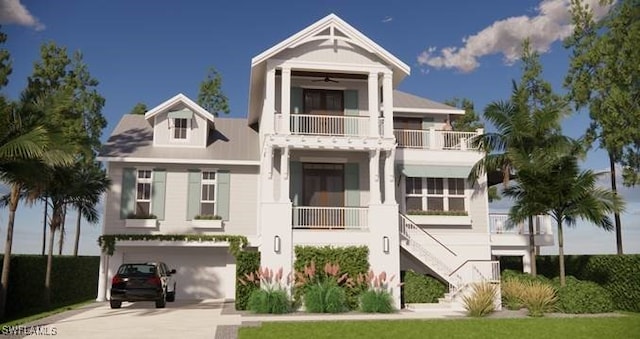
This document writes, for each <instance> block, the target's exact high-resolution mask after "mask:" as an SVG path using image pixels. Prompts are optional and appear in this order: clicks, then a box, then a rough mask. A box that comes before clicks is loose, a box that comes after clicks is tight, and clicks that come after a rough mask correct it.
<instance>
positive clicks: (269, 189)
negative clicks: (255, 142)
mask: <svg viewBox="0 0 640 339" xmlns="http://www.w3.org/2000/svg"><path fill="white" fill-rule="evenodd" d="M260 172H262V175H261V177H262V179H261V182H260V190H261V195H262V199H261V200H262V201H264V202H270V201H274V197H273V191H274V189H273V188H274V187H273V185H274V180H273V146H271V145H267V146H265V149H264V155H263V159H262V169H261V171H260Z"/></svg>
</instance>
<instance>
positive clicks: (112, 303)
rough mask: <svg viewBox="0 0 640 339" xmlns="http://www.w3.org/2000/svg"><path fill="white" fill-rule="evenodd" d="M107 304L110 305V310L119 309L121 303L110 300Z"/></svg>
mask: <svg viewBox="0 0 640 339" xmlns="http://www.w3.org/2000/svg"><path fill="white" fill-rule="evenodd" d="M109 304H111V308H120V307H122V301H117V300H110V301H109Z"/></svg>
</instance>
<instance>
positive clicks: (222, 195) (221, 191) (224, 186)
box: [216, 171, 231, 220]
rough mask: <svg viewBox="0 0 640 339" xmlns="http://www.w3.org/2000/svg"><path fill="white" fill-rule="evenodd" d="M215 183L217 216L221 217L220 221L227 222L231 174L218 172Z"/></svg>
mask: <svg viewBox="0 0 640 339" xmlns="http://www.w3.org/2000/svg"><path fill="white" fill-rule="evenodd" d="M216 183H217V184H218V192H217V196H216V204H217V205H218V211H217V214H218V215H219V216H221V217H222V220H229V205H230V203H231V201H230V193H231V174H229V171H218V172H217V173H216Z"/></svg>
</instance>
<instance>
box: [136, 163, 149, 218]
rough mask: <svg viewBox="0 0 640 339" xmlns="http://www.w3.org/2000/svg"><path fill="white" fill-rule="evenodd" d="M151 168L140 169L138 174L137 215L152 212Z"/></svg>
mask: <svg viewBox="0 0 640 339" xmlns="http://www.w3.org/2000/svg"><path fill="white" fill-rule="evenodd" d="M151 182H152V181H151V170H138V173H137V175H136V211H135V213H136V215H149V214H150V213H151Z"/></svg>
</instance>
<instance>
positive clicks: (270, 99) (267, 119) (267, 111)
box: [260, 65, 277, 134]
mask: <svg viewBox="0 0 640 339" xmlns="http://www.w3.org/2000/svg"><path fill="white" fill-rule="evenodd" d="M275 97H276V69H275V67H273V66H271V65H267V78H266V81H265V96H264V106H263V107H264V108H263V110H262V116H263V118H262V119H263V122H264V124H263V125H264V126H263V125H260V129H261V130H263V129H264V134H274V132H277V131H275V121H276V116H275V113H276V108H275V107H276V101H275Z"/></svg>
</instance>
